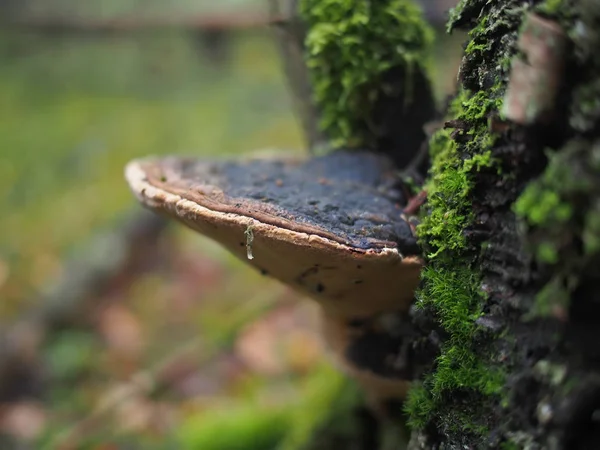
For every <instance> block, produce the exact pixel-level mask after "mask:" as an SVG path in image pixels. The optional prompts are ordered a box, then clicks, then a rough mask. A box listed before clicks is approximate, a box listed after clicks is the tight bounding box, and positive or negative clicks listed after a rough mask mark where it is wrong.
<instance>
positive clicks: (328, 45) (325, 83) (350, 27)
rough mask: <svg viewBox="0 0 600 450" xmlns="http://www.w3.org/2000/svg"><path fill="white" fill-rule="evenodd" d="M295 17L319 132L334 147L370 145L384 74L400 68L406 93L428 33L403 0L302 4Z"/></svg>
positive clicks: (425, 47) (325, 0) (416, 10)
mask: <svg viewBox="0 0 600 450" xmlns="http://www.w3.org/2000/svg"><path fill="white" fill-rule="evenodd" d="M300 13H301V15H302V17H303V19H304V20H305V22H306V23H307V25H308V34H307V37H306V62H307V65H308V68H309V72H310V76H311V80H312V84H313V92H314V99H315V101H316V103H317V106H318V107H319V108H320V110H321V123H320V125H321V127H322V129H323V130H324V131H325V132H326V133H327V135H328V138H329V139H330V140H331V142H332V144H333V145H334V146H346V147H357V146H363V145H367V146H369V145H371V144H372V143H373V141H374V137H373V133H374V131H373V128H374V124H373V123H371V122H372V111H373V108H374V105H375V103H376V102H377V101H378V100H379V99H380V98H382V97H385V96H386V95H387V93H386V92H385V90H386V82H384V76H385V75H386V73H388V72H389V71H390V70H392V69H395V68H398V67H400V68H402V69H403V70H404V71H405V72H404V73H405V74H406V86H405V87H404V92H405V93H406V94H407V95H408V94H409V93H410V92H411V89H410V82H411V79H410V72H411V71H412V70H415V69H416V68H420V69H422V68H423V65H424V64H426V62H427V60H428V54H429V50H430V46H431V44H432V41H433V33H432V31H431V30H430V28H429V27H428V26H427V25H426V23H425V22H424V20H423V18H422V14H421V11H420V9H419V8H418V7H417V6H416V5H414V4H413V3H412V2H410V1H409V0H381V1H377V2H371V1H365V0H302V1H301V2H300ZM405 100H406V101H407V102H409V101H410V100H411V99H410V98H409V97H408V96H407V97H406V99H405Z"/></svg>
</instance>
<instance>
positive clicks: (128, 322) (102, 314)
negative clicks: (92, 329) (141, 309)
mask: <svg viewBox="0 0 600 450" xmlns="http://www.w3.org/2000/svg"><path fill="white" fill-rule="evenodd" d="M97 320H98V322H97V323H98V331H99V332H100V334H101V335H102V337H103V338H104V340H105V341H106V344H107V346H108V348H109V351H110V354H111V356H112V357H113V358H115V359H116V360H117V361H121V362H123V363H127V362H130V363H135V362H137V361H138V360H139V358H140V356H141V352H142V351H143V349H144V347H145V343H146V340H145V339H146V338H145V336H144V331H143V329H142V324H141V323H140V321H139V320H138V318H137V317H136V316H135V315H134V314H133V313H132V312H131V311H130V310H129V309H128V308H127V307H125V306H123V305H122V304H118V303H112V304H108V305H106V307H104V308H102V309H100V310H99V311H98V316H97Z"/></svg>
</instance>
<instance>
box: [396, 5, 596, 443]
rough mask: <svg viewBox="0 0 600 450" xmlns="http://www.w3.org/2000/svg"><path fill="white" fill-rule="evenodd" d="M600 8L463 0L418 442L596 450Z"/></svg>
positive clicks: (456, 19)
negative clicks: (432, 340)
mask: <svg viewBox="0 0 600 450" xmlns="http://www.w3.org/2000/svg"><path fill="white" fill-rule="evenodd" d="M599 25H600V3H598V2H597V1H594V0H580V1H575V0H564V1H561V0H558V1H545V2H540V1H534V2H524V1H517V0H504V1H494V2H486V1H483V0H462V1H461V2H460V4H459V5H458V6H457V8H456V9H455V10H454V11H453V12H452V14H451V19H450V23H449V27H450V29H453V28H464V29H466V30H470V34H469V42H468V44H467V46H466V49H465V54H464V57H463V61H462V64H461V68H460V92H459V93H458V95H457V97H456V98H455V99H454V101H453V102H452V104H451V106H450V108H449V111H448V113H447V121H446V124H445V128H444V129H443V130H441V131H438V132H437V133H436V134H435V135H434V137H433V139H432V141H431V145H430V153H431V156H432V159H433V166H432V169H431V171H430V178H429V183H428V186H427V190H428V194H429V202H428V206H427V208H426V211H425V214H426V217H425V218H424V220H423V223H422V225H421V226H420V228H419V233H420V236H421V239H422V241H423V246H424V249H425V251H426V253H427V255H428V266H427V269H426V270H425V273H424V277H423V288H422V290H421V291H420V292H419V294H418V301H417V307H418V309H419V314H422V315H426V316H427V315H429V316H432V317H434V318H435V319H436V320H437V321H438V323H439V324H440V325H441V327H440V329H439V330H431V332H432V333H438V334H439V335H440V336H441V337H442V340H443V343H442V349H441V354H440V356H439V357H438V359H437V360H436V362H435V364H434V366H433V367H432V371H431V372H430V373H429V374H428V375H427V376H426V377H425V378H424V379H423V380H422V382H421V384H420V386H418V387H416V388H415V389H414V390H413V391H412V393H411V395H410V397H409V399H408V401H407V405H406V409H407V410H408V412H409V415H410V422H411V424H412V426H413V428H414V431H413V435H412V442H411V448H413V449H417V448H422V449H432V448H472V449H480V448H506V449H509V448H510V449H513V448H514V449H518V448H527V449H588V448H589V449H592V448H600V372H599V371H598V369H599V368H600V367H599V363H600V351H599V349H598V345H597V342H598V341H599V340H600V327H599V326H598V324H599V323H600V320H599V318H598V313H599V312H600V296H599V288H598V285H597V281H598V279H599V278H600V264H599V259H600V258H599V257H600V140H598V137H600V127H599V125H600V120H599V119H600V56H598V53H597V51H596V49H598V48H600V34H599V33H598V31H597V30H598V26H599Z"/></svg>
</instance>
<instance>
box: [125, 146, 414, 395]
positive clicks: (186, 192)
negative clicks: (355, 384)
mask: <svg viewBox="0 0 600 450" xmlns="http://www.w3.org/2000/svg"><path fill="white" fill-rule="evenodd" d="M397 173H398V172H397V170H396V168H395V167H394V165H393V164H392V163H391V162H390V161H389V160H388V159H387V158H385V157H384V156H381V155H376V154H373V153H370V152H360V151H343V150H339V151H336V152H332V153H330V154H328V155H325V156H321V157H314V158H310V159H307V160H295V159H291V158H290V159H264V158H263V159H247V160H239V161H227V160H216V161H215V160H213V161H206V160H199V159H195V158H186V157H165V158H156V159H153V158H148V159H141V160H135V161H132V162H130V163H129V164H128V165H127V168H126V178H127V181H128V183H129V185H130V187H131V189H132V191H133V192H134V193H135V195H136V196H137V197H138V199H139V200H140V201H141V202H142V203H143V204H144V205H146V206H147V207H149V208H151V209H153V210H155V211H157V212H160V213H163V214H166V215H168V216H170V217H173V218H175V219H177V220H179V221H181V222H183V223H185V224H186V225H187V226H189V227H190V228H192V229H194V230H196V231H198V232H200V233H201V234H203V235H205V236H207V237H209V238H211V239H213V240H215V241H217V242H219V243H220V244H221V245H223V246H224V247H225V248H227V249H228V250H229V251H230V252H232V253H233V254H235V255H236V256H238V257H239V258H241V259H243V260H246V261H247V262H248V263H249V264H251V265H253V266H254V267H256V268H257V269H258V270H260V271H261V272H262V273H265V274H266V273H268V274H269V275H270V276H272V277H274V278H276V279H278V280H280V281H282V282H284V283H286V284H287V285H289V286H291V287H293V288H294V289H296V290H298V291H300V292H301V293H303V294H305V295H308V296H309V297H311V298H312V299H314V300H315V301H316V302H317V303H318V304H319V305H320V306H321V308H322V311H323V317H324V319H323V322H324V325H325V327H326V329H325V337H326V340H327V341H328V343H329V345H330V347H331V348H332V350H333V351H334V353H335V354H336V355H338V356H342V355H344V354H348V351H349V348H350V347H351V346H350V347H349V341H351V340H352V339H355V337H356V335H357V334H356V333H357V331H356V329H355V327H352V326H351V324H353V323H358V322H361V321H363V320H364V321H366V322H365V323H370V321H371V319H372V318H373V317H377V316H380V315H383V314H386V313H390V312H400V313H402V312H406V311H407V310H408V308H409V306H410V304H411V302H412V300H413V295H414V290H415V289H416V287H417V285H418V283H419V279H420V271H421V267H422V259H421V257H420V250H419V247H418V245H417V242H416V238H415V237H414V235H413V232H412V229H411V226H410V224H409V223H408V222H407V221H406V220H405V217H404V214H403V210H402V205H406V203H407V199H406V198H404V194H403V186H402V183H401V180H400V179H399V178H398V175H397ZM323 180H326V182H323ZM316 203H318V205H319V207H318V208H315V204H316ZM357 280H358V281H359V282H357ZM359 333H360V331H359ZM356 348H358V347H356ZM354 352H356V350H354ZM338 359H340V358H338ZM343 359H344V358H342V360H343ZM355 359H357V358H355ZM358 359H360V358H358ZM358 359H357V360H358ZM388 359H389V358H388ZM341 363H342V365H343V366H344V367H345V369H346V370H347V371H349V372H351V374H352V375H354V376H355V377H356V378H357V379H359V381H361V380H362V381H363V384H365V383H367V384H368V383H371V384H372V381H373V380H372V379H377V380H380V381H381V380H383V387H382V388H383V389H384V390H385V391H386V392H391V391H395V392H396V393H397V394H399V395H404V392H405V390H406V383H405V382H404V379H405V378H406V376H404V375H403V376H404V378H403V379H402V383H401V384H400V385H399V384H398V382H397V380H395V379H394V377H393V376H388V375H389V373H388V372H390V371H389V370H387V371H386V372H385V374H383V372H382V373H380V374H377V373H374V372H377V371H375V370H371V369H370V368H368V367H367V368H357V367H349V366H348V364H349V362H348V358H346V359H345V360H343V361H341ZM359 369H360V370H359ZM364 369H366V370H364ZM398 378H402V377H400V376H399V377H398ZM386 395H387V394H386Z"/></svg>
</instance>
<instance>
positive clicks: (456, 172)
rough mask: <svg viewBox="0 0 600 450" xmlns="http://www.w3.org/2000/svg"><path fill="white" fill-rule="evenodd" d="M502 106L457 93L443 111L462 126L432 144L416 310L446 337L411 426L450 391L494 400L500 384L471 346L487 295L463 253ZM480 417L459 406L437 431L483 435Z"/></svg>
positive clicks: (487, 95) (412, 404) (467, 252)
mask: <svg viewBox="0 0 600 450" xmlns="http://www.w3.org/2000/svg"><path fill="white" fill-rule="evenodd" d="M500 103H501V96H500V92H499V89H498V88H497V87H494V88H492V89H490V90H488V91H486V92H483V91H480V92H477V93H471V92H469V91H466V90H462V91H461V92H460V93H459V95H458V96H457V97H456V99H455V100H454V101H453V103H452V104H451V105H450V108H449V113H448V116H449V117H452V119H453V122H452V123H454V124H455V125H456V126H457V127H459V128H456V129H455V130H454V131H453V132H451V131H450V130H448V129H444V130H440V131H438V132H437V133H436V134H434V135H433V137H432V139H431V142H430V150H431V151H430V154H431V157H432V161H433V164H432V170H431V178H430V180H429V182H428V183H427V185H426V189H427V192H428V206H429V208H428V211H427V214H426V215H425V217H424V218H423V222H422V223H421V224H420V225H419V227H418V229H417V232H418V235H419V239H420V241H421V243H422V245H423V247H424V248H425V249H427V250H428V255H427V256H428V258H429V261H428V266H427V268H426V269H425V270H424V272H423V280H424V284H423V288H422V289H421V290H420V291H419V292H418V294H417V298H418V303H417V305H418V306H419V307H421V308H430V309H431V310H432V311H433V313H434V314H435V315H436V316H437V317H438V319H439V321H440V323H441V324H442V326H443V328H444V330H445V331H446V332H447V333H448V335H449V338H448V339H447V340H446V342H445V343H444V345H443V347H442V353H441V355H440V356H439V358H438V360H437V367H436V370H435V372H434V373H433V374H431V375H430V376H428V377H427V378H426V379H425V380H424V383H423V384H422V385H421V386H419V387H417V388H415V389H413V390H412V391H411V392H410V394H409V397H408V400H407V402H406V405H405V408H406V410H407V412H408V413H409V416H410V417H409V424H410V425H411V426H413V427H422V426H424V425H425V424H426V423H427V422H428V421H429V420H430V419H431V418H432V414H437V415H439V416H440V417H441V416H442V414H440V412H441V411H440V408H441V406H442V405H443V404H444V399H445V398H446V396H447V395H448V394H449V393H451V392H452V391H455V390H460V391H471V392H473V393H475V395H491V394H495V393H497V392H499V390H500V388H501V387H502V385H503V382H504V381H503V375H502V372H501V371H499V370H496V369H494V368H490V367H488V366H487V365H486V364H485V362H484V360H483V359H482V358H481V357H480V355H479V352H478V350H477V349H476V348H475V345H474V339H475V337H476V333H477V332H478V326H477V325H476V323H475V321H476V320H477V319H478V318H479V317H480V316H481V314H482V312H481V306H482V303H483V301H484V299H485V296H484V295H483V293H482V292H481V290H480V282H481V275H480V274H479V273H478V272H477V271H476V270H474V269H473V268H472V267H471V262H472V260H473V255H474V254H473V249H471V248H468V246H467V242H466V238H465V235H464V231H465V229H466V228H467V227H468V226H469V225H470V224H471V223H472V222H473V215H472V208H471V197H470V196H471V191H472V188H473V175H474V174H475V173H477V172H479V171H480V170H483V169H487V170H489V169H490V168H494V167H495V165H496V161H495V159H494V158H493V157H492V154H491V150H490V149H491V146H492V145H493V143H494V140H495V137H494V136H493V135H492V136H491V135H490V132H489V131H488V125H487V116H488V115H489V114H490V113H491V112H493V111H497V110H498V109H499V107H500ZM477 415H478V414H477V412H476V411H474V410H471V411H470V412H469V411H468V410H465V411H463V410H460V409H458V408H457V409H455V410H453V411H447V412H446V414H444V415H443V416H445V418H446V419H445V420H444V423H442V424H440V425H441V426H443V427H444V428H445V429H446V430H448V431H454V432H461V431H470V432H473V433H478V434H482V433H484V431H485V429H486V428H485V423H484V422H482V420H483V415H481V416H480V417H479V418H478V417H477Z"/></svg>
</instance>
